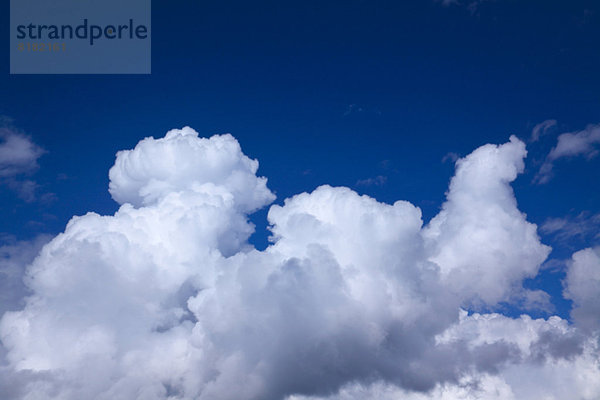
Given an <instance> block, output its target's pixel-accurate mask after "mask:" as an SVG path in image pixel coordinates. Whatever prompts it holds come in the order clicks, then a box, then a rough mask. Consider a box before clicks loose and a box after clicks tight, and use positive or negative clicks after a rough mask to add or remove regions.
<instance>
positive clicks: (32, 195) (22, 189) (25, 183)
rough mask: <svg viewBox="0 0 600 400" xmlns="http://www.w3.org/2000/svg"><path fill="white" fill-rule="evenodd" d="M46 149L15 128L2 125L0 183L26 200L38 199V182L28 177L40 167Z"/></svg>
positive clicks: (0, 137) (0, 129)
mask: <svg viewBox="0 0 600 400" xmlns="http://www.w3.org/2000/svg"><path fill="white" fill-rule="evenodd" d="M44 153H45V150H44V149H42V148H41V147H40V146H38V145H37V144H35V143H34V142H33V140H32V139H31V137H29V136H27V135H25V134H23V133H21V132H19V131H17V130H16V129H14V128H9V127H0V183H2V184H4V185H6V186H7V187H8V188H10V189H11V190H13V191H15V192H16V193H17V195H18V196H19V197H20V198H21V199H23V200H24V201H26V202H32V201H34V200H35V199H36V192H37V190H38V188H39V185H38V184H37V182H35V181H34V180H32V179H29V178H28V177H29V176H30V175H32V174H33V173H34V172H35V171H36V170H37V169H38V168H39V164H38V159H39V158H40V157H41V156H42V155H43V154H44Z"/></svg>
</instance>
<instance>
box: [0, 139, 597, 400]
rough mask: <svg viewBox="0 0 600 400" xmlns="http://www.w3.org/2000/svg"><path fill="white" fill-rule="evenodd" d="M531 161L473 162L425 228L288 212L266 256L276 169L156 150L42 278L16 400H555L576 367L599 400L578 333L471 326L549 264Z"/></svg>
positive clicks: (274, 220) (520, 148)
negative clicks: (258, 224) (260, 221)
mask: <svg viewBox="0 0 600 400" xmlns="http://www.w3.org/2000/svg"><path fill="white" fill-rule="evenodd" d="M525 155H526V151H525V146H524V144H523V143H522V142H520V141H519V140H518V139H516V138H515V137H511V140H510V142H508V143H506V144H503V145H500V146H495V145H486V146H483V147H481V148H479V149H477V150H475V151H474V152H473V153H472V154H470V155H468V156H467V157H465V158H463V159H460V160H459V161H458V162H457V167H456V175H455V177H454V178H453V179H452V181H451V183H450V189H449V192H448V195H447V200H446V202H445V203H444V205H443V207H442V210H441V212H440V213H439V215H438V216H436V217H435V218H434V219H433V220H432V221H431V222H430V223H429V224H427V225H425V226H424V223H423V220H422V217H421V211H420V210H419V208H417V207H415V206H414V205H412V204H410V203H409V202H406V201H397V202H395V203H394V204H385V203H380V202H378V201H376V200H375V199H373V198H371V197H368V196H364V195H363V196H361V195H358V194H357V193H356V192H354V191H352V190H351V189H349V188H343V187H331V186H327V185H325V186H321V187H319V188H317V189H316V190H314V191H313V192H311V193H300V194H298V195H296V196H293V197H291V198H289V199H286V200H285V201H284V202H283V204H279V205H273V206H271V207H270V209H269V212H268V221H269V224H270V229H271V232H272V236H271V244H270V246H268V247H267V249H265V250H264V251H258V250H256V249H254V248H253V247H252V246H250V245H249V244H248V241H247V239H248V237H249V236H250V235H251V234H252V232H253V229H254V228H253V226H252V225H251V223H250V222H249V221H248V214H249V213H251V212H252V211H254V210H256V209H258V208H261V207H264V206H266V205H268V204H269V203H270V202H272V201H273V200H274V195H273V194H272V193H271V191H270V190H269V189H268V188H267V185H266V183H267V181H266V179H265V178H262V177H259V176H257V175H256V173H257V170H258V162H257V161H256V160H252V159H250V158H248V157H247V156H246V155H244V154H243V153H242V151H241V149H240V146H239V144H238V142H237V141H236V140H235V139H234V138H233V137H232V136H230V135H215V136H212V137H211V138H200V137H198V134H197V133H196V132H195V131H194V130H192V129H191V128H184V129H182V130H172V131H170V132H168V133H167V135H166V136H165V137H164V138H160V139H154V138H146V139H144V140H142V141H141V142H140V143H139V144H138V145H137V146H136V147H135V148H134V149H133V150H128V151H123V152H119V153H118V154H117V157H116V161H115V165H114V166H113V167H112V168H111V170H110V173H109V175H110V185H109V188H110V189H109V190H110V193H111V195H112V196H113V198H114V199H115V200H116V201H117V202H119V203H120V204H121V206H120V208H119V210H118V211H117V212H116V213H115V214H114V215H107V216H101V215H98V214H95V213H88V214H86V215H84V216H80V217H74V218H73V219H72V220H71V221H70V222H69V224H68V225H67V227H66V228H65V231H64V232H63V233H61V234H59V235H58V236H56V237H55V238H54V239H53V240H52V241H50V242H49V243H48V244H46V245H45V246H44V247H43V248H42V250H41V252H40V254H39V256H38V257H37V258H36V259H35V260H34V261H33V263H32V264H31V266H30V267H29V268H28V270H27V274H26V276H25V283H26V285H27V288H28V290H29V291H30V293H31V295H30V296H29V297H27V298H26V299H25V305H24V307H23V308H22V309H20V310H16V311H10V312H7V313H5V314H4V316H3V318H2V320H1V322H0V339H1V340H2V344H3V346H4V351H5V352H6V354H5V363H4V366H2V371H0V372H2V374H3V376H5V377H9V378H4V379H5V381H2V380H0V385H3V384H5V382H8V381H9V380H10V381H11V382H14V385H12V386H11V387H10V388H9V389H7V388H4V390H5V391H7V390H10V391H11V392H10V396H11V397H12V398H23V399H25V398H27V399H42V398H43V399H61V400H71V399H81V398H93V399H170V400H174V399H241V400H244V399H247V400H250V399H261V400H271V399H272V400H281V399H290V400H291V399H297V398H339V399H350V398H356V399H358V398H361V399H364V398H386V397H385V396H388V397H389V398H391V397H392V396H398V395H399V394H402V395H404V394H406V396H407V398H415V399H416V398H421V399H422V398H430V396H433V397H431V398H445V399H450V398H459V396H462V395H463V394H464V396H463V397H462V398H473V399H475V398H481V397H477V393H479V392H478V390H479V389H481V390H484V391H486V392H485V393H492V394H493V393H496V394H497V393H501V394H507V396H508V395H514V396H515V397H514V398H525V399H528V398H531V399H533V398H534V397H531V396H530V397H526V396H524V397H518V396H519V394H520V393H525V392H524V390H526V389H530V388H529V386H528V385H529V384H524V383H523V382H520V381H519V380H518V379H517V378H516V377H518V376H520V375H521V376H523V375H527V374H529V375H531V376H534V375H535V379H533V381H532V382H533V383H532V385H537V386H540V387H539V388H538V389H539V390H546V389H545V387H542V378H548V377H549V376H552V374H554V373H557V374H558V372H556V371H560V372H561V373H563V372H564V373H565V374H566V375H565V376H575V375H574V374H575V372H574V370H571V369H572V368H576V369H577V372H578V373H579V374H580V375H577V376H590V377H592V381H593V382H592V383H590V384H587V385H586V386H585V387H583V386H582V387H583V388H584V389H585V390H588V392H587V393H589V394H590V395H589V396H596V397H597V395H598V394H599V393H600V389H598V385H600V383H599V382H598V381H599V380H598V376H600V375H598V374H596V375H594V374H593V372H596V373H597V372H598V357H597V352H596V351H597V349H594V348H593V344H594V343H595V342H593V341H591V339H589V337H590V336H583V335H581V334H580V333H579V330H578V328H577V327H574V326H571V325H570V324H568V323H567V322H566V321H564V320H561V319H560V318H558V317H551V318H549V319H547V320H545V319H539V320H532V319H531V318H529V317H521V318H518V319H511V318H508V317H505V316H502V315H499V314H471V315H469V314H468V313H466V312H465V311H461V308H464V307H478V306H482V307H484V308H485V307H488V308H489V307H492V308H493V307H494V306H496V305H497V304H498V303H499V302H503V301H510V299H511V298H514V297H515V296H517V295H519V294H523V293H525V292H523V289H522V287H521V283H522V280H523V279H524V278H526V277H530V276H533V275H535V274H536V272H537V270H538V268H539V266H540V264H541V263H542V262H543V261H544V259H545V258H546V256H547V254H548V252H549V248H548V247H547V246H544V245H543V244H541V242H540V240H539V238H538V237H537V234H536V227H535V225H533V224H531V223H529V222H527V221H526V219H525V216H524V215H523V214H522V213H521V212H520V211H519V210H518V209H517V205H516V200H515V198H514V194H513V192H512V189H511V187H510V183H511V182H512V181H513V180H514V179H515V178H516V176H517V174H518V173H519V172H520V171H522V169H523V159H524V157H525ZM573 287H575V286H573ZM573 290H575V291H574V293H580V294H581V293H584V292H585V291H583V292H582V291H581V290H578V289H573ZM585 293H587V292H585ZM585 293H584V294H583V296H584V298H587V297H586V296H587V294H585ZM524 296H526V294H525V295H524ZM536 296H537V297H536ZM530 297H532V298H539V297H540V296H538V295H531V296H530ZM541 297H543V295H542V296H541ZM581 304H583V303H581ZM589 335H591V333H590V334H589ZM590 343H591V344H590ZM569 368H571V369H569ZM585 373H587V374H588V375H585ZM536 374H537V375H536ZM569 374H571V375H569ZM594 377H595V378H594ZM594 379H595V380H594ZM562 382H563V383H564V382H565V381H564V380H563V381H562ZM577 382H578V381H577ZM577 382H575V381H574V383H570V384H569V385H568V386H569V388H570V389H573V390H577V391H576V392H573V393H582V392H581V391H580V389H581V388H580V387H579V386H577V385H578V383H577ZM15 385H16V386H15ZM524 386H527V387H526V388H524V389H522V390H521V387H524ZM478 388H479V389H478ZM0 390H1V389H0ZM563 392H564V391H563ZM438 395H439V396H438ZM332 396H333V397H332ZM408 396H411V397H408ZM435 396H437V397H435ZM443 396H446V397H443ZM452 396H454V397H452ZM465 396H467V397H465ZM468 396H471V397H468ZM490 396H491V395H490ZM580 397H581V398H586V397H585V396H580ZM490 398H493V397H490ZM505 398H510V397H505ZM560 398H561V399H562V398H565V399H566V397H560ZM571 398H572V397H571ZM589 398H592V397H589Z"/></svg>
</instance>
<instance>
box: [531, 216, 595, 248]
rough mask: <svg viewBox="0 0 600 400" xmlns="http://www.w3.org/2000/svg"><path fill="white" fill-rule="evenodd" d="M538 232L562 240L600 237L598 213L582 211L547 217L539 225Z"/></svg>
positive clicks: (583, 239)
mask: <svg viewBox="0 0 600 400" xmlns="http://www.w3.org/2000/svg"><path fill="white" fill-rule="evenodd" d="M540 232H542V233H544V234H546V235H552V236H554V238H555V239H556V240H559V241H563V242H565V241H568V240H570V239H578V240H580V241H587V240H590V239H592V240H595V239H600V214H591V213H589V212H587V211H584V212H581V213H579V214H577V215H575V216H573V215H569V216H566V217H562V218H548V219H547V220H546V221H545V222H544V223H543V224H542V226H541V227H540Z"/></svg>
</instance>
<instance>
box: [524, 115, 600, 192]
mask: <svg viewBox="0 0 600 400" xmlns="http://www.w3.org/2000/svg"><path fill="white" fill-rule="evenodd" d="M599 146H600V125H588V126H587V127H586V128H585V129H584V130H582V131H578V132H569V133H563V134H561V135H560V136H559V137H558V142H557V143H556V146H554V147H553V148H552V150H550V153H549V154H548V156H547V157H546V160H545V161H544V163H543V164H542V166H541V167H540V170H539V171H538V174H537V175H536V177H535V180H536V181H537V182H538V183H547V182H548V181H549V180H550V179H551V178H552V174H553V169H554V163H555V162H556V161H557V160H559V159H561V158H566V157H577V156H584V157H585V158H587V159H591V158H593V157H595V156H596V155H598V152H599V150H598V147H599Z"/></svg>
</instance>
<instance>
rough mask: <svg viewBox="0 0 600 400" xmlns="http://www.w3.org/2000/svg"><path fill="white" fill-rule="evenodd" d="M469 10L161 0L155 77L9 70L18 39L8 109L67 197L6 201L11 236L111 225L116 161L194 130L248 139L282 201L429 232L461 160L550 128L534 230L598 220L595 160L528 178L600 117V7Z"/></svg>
mask: <svg viewBox="0 0 600 400" xmlns="http://www.w3.org/2000/svg"><path fill="white" fill-rule="evenodd" d="M4 7H5V8H6V9H8V4H5V5H4ZM473 7H475V9H474V10H473V8H469V7H468V4H462V3H461V4H452V5H450V6H444V5H443V4H441V3H439V2H433V1H427V0H422V1H410V2H377V3H372V2H364V1H350V2H314V3H310V2H309V3H306V2H304V3H295V4H292V3H290V4H283V3H280V2H259V3H252V4H250V3H243V2H240V3H236V2H223V3H219V4H216V3H214V4H209V3H204V2H183V1H179V2H168V3H167V2H154V4H153V20H152V30H153V35H152V45H153V48H152V74H151V75H148V76H145V75H143V76H135V75H107V76H102V75H83V76H77V75H9V74H8V50H7V48H6V46H7V43H6V42H5V43H3V46H4V50H3V51H2V53H3V54H4V62H2V63H1V64H2V65H1V68H2V71H1V75H0V80H1V87H2V88H3V91H2V93H3V95H2V97H1V100H0V114H2V115H4V116H6V117H9V118H11V119H12V124H13V125H14V126H16V127H18V128H19V129H20V130H22V131H24V132H25V133H27V134H28V135H30V136H31V137H32V138H33V140H34V142H35V143H37V144H39V145H40V146H41V147H42V148H44V149H45V150H46V151H47V153H46V154H45V155H44V156H42V157H41V158H40V160H39V163H40V165H41V168H40V170H39V171H38V172H37V173H36V174H35V176H34V180H35V181H36V182H37V183H38V184H39V185H40V187H39V192H38V197H39V196H41V195H43V194H46V193H53V194H54V196H55V197H54V200H52V201H34V202H31V203H25V202H23V201H21V200H19V199H18V197H17V196H16V195H15V193H13V192H11V191H10V189H8V188H6V187H2V188H0V190H2V203H1V206H2V210H3V219H2V222H1V226H0V231H1V232H5V233H8V234H11V235H15V236H16V237H17V238H20V239H27V238H31V237H33V236H35V235H37V234H39V233H50V234H55V233H57V232H60V231H61V230H62V228H63V227H64V225H65V224H66V222H67V221H68V220H69V218H70V217H71V216H72V215H80V214H83V213H85V212H87V211H90V210H95V211H97V212H101V213H111V212H114V211H115V210H116V208H117V204H116V203H115V202H114V201H113V200H112V199H111V198H110V195H109V193H108V192H107V190H106V188H107V182H108V178H107V170H108V168H109V167H110V166H111V165H112V162H113V160H114V154H115V153H116V152H117V151H118V150H121V149H125V148H130V147H132V146H133V145H135V143H137V141H138V140H139V139H141V138H143V137H145V136H155V137H159V136H162V135H163V134H164V132H166V131H167V130H169V129H171V128H175V127H182V126H185V125H189V126H192V127H194V128H195V129H196V130H198V131H199V132H200V133H201V134H203V135H212V134H214V133H225V132H230V133H232V134H233V135H235V136H236V138H238V140H239V141H240V142H241V144H242V147H243V149H244V150H245V152H246V154H248V155H249V156H251V157H253V158H257V159H258V160H259V161H260V173H261V174H263V175H264V176H267V177H268V178H269V185H270V187H271V188H272V189H273V190H274V191H275V192H276V194H277V196H278V201H279V202H280V201H282V200H283V199H284V198H286V197H289V196H291V195H293V194H295V193H298V192H301V191H307V190H312V189H314V188H315V187H317V186H318V185H320V184H324V183H329V184H332V185H344V186H349V187H352V188H354V189H355V190H357V191H358V192H359V193H366V194H369V195H371V196H374V197H376V198H377V199H378V200H380V201H385V202H393V201H395V200H398V199H405V200H409V201H411V202H412V203H413V204H415V205H417V206H419V207H421V209H422V210H423V213H424V217H425V221H427V220H428V219H429V218H431V217H432V216H433V215H435V214H436V213H437V211H438V209H439V207H440V205H441V203H442V201H443V198H444V192H445V190H446V187H447V183H448V181H449V179H450V177H451V176H452V173H453V168H454V166H453V163H452V162H445V163H443V162H442V159H443V157H444V156H445V155H446V154H447V153H450V152H453V153H456V154H458V155H460V156H464V155H466V154H468V153H469V152H470V151H471V150H472V149H474V148H476V147H478V146H480V145H482V144H485V143H502V142H504V141H506V140H507V139H508V136H509V135H510V134H516V135H517V136H519V137H521V138H523V139H528V138H529V136H530V134H531V131H532V128H533V127H534V126H535V125H536V124H538V123H540V122H542V121H544V120H548V119H554V120H556V121H557V126H556V127H555V128H554V129H553V132H552V133H553V134H552V135H551V136H545V137H543V140H541V141H540V142H538V143H533V144H530V145H529V146H528V151H529V155H528V157H527V168H526V172H525V174H523V175H522V176H521V177H520V178H519V179H518V180H517V182H516V183H515V185H514V188H515V191H516V194H517V200H518V202H519V206H520V209H521V210H522V211H524V212H525V213H527V215H528V217H529V220H530V221H532V222H534V223H537V224H538V225H540V224H542V223H543V222H544V221H545V220H546V219H547V218H549V217H565V216H567V215H577V214H579V213H580V212H583V211H587V212H589V213H591V214H594V213H597V212H599V211H600V206H599V205H600V190H598V185H597V182H598V178H599V171H600V169H599V168H598V167H599V165H600V164H599V161H598V158H595V159H592V160H589V161H586V160H585V159H573V160H566V161H565V160H561V161H559V163H558V165H557V167H556V169H555V173H556V175H555V177H554V178H553V179H552V180H551V181H550V182H549V183H547V184H545V185H536V184H532V182H531V181H532V178H533V176H534V175H535V172H536V168H538V165H536V162H537V163H538V164H539V163H540V162H541V161H543V159H544V157H545V156H546V154H547V152H548V151H549V150H550V148H551V147H552V146H554V145H555V143H556V142H555V141H556V136H557V135H558V134H559V133H563V132H569V131H577V130H582V129H584V128H585V126H586V125H588V124H593V123H597V122H599V120H600V96H599V95H598V93H600V75H599V74H598V73H597V71H598V69H600V50H599V49H600V43H599V40H598V38H599V37H600V23H599V21H598V19H599V18H600V14H599V13H600V10H598V7H597V4H594V2H569V3H565V2H527V3H526V4H523V3H520V2H519V3H518V2H504V1H495V2H491V1H490V2H487V1H484V2H481V3H480V4H476V5H475V6H473ZM6 11H7V12H5V13H2V23H3V24H7V23H8V10H6ZM378 176H381V177H385V178H384V180H385V182H379V184H376V183H375V182H376V181H377V177H378ZM369 179H372V181H369ZM369 183H371V184H369ZM264 215H265V214H264V212H263V215H260V213H259V215H258V216H257V218H256V221H255V222H256V223H257V225H258V226H259V232H258V233H257V238H256V240H257V243H265V242H264V241H265V237H266V234H263V235H261V228H264V226H265V224H266V223H265V222H264ZM261 225H262V226H261ZM544 240H545V242H546V243H550V244H552V243H553V242H552V240H553V238H552V237H544ZM589 244H590V243H580V244H577V245H576V246H578V247H585V246H586V245H589ZM558 245H559V246H557V248H556V249H555V250H556V252H557V254H558V255H559V256H565V254H563V253H560V252H559V251H560V248H561V245H562V243H561V244H558Z"/></svg>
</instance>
